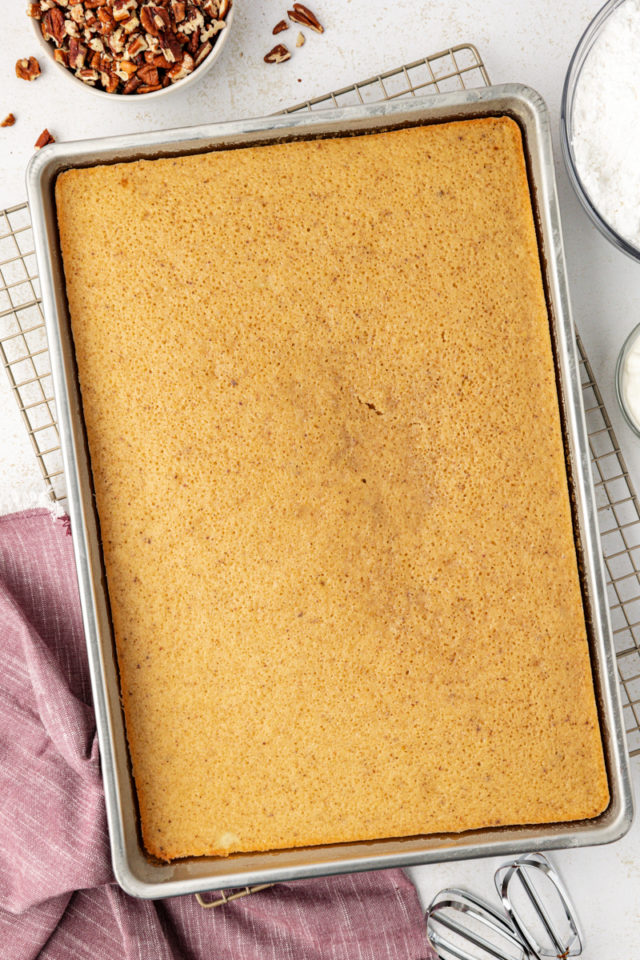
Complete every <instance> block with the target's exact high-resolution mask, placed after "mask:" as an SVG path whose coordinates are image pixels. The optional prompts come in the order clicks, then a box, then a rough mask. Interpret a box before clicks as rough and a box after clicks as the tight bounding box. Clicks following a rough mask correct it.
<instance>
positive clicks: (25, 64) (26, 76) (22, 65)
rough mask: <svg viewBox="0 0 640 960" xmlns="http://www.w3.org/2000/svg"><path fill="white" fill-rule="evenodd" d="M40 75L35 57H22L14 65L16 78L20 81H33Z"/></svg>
mask: <svg viewBox="0 0 640 960" xmlns="http://www.w3.org/2000/svg"><path fill="white" fill-rule="evenodd" d="M41 73H42V71H41V69H40V64H39V63H38V61H37V60H36V58H35V57H23V58H22V59H21V60H18V62H17V63H16V77H18V79H20V80H35V79H36V77H39V76H40V74H41Z"/></svg>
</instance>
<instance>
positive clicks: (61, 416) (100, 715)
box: [27, 84, 633, 897]
mask: <svg viewBox="0 0 640 960" xmlns="http://www.w3.org/2000/svg"><path fill="white" fill-rule="evenodd" d="M496 115H508V116H511V117H512V118H513V119H515V120H516V121H517V122H518V123H519V125H520V127H521V129H522V132H523V135H524V143H525V151H526V155H527V163H528V172H529V179H530V185H531V192H532V198H533V204H534V212H535V215H536V221H537V228H538V236H539V244H540V252H541V260H542V266H543V276H544V281H545V287H546V293H547V300H548V306H549V316H550V324H551V332H552V338H553V343H554V351H555V359H556V371H557V380H558V390H559V396H560V404H561V411H562V420H563V427H564V434H565V445H566V454H567V463H568V469H569V477H570V486H571V493H572V500H573V508H574V529H575V534H576V543H577V545H578V553H579V559H580V568H581V577H582V587H583V595H584V599H585V607H586V610H587V621H588V628H589V641H590V650H591V657H592V664H593V672H594V680H595V687H596V693H597V700H598V709H599V717H600V725H601V729H602V734H603V741H604V750H605V757H606V763H607V770H608V776H609V787H610V792H611V802H610V805H609V807H608V808H607V810H606V811H605V812H604V813H602V814H601V815H600V816H599V817H597V818H595V819H593V820H585V821H578V822H573V823H560V824H549V825H540V826H524V827H499V828H492V829H486V830H475V831H469V832H466V833H462V834H447V835H442V834H439V835H429V836H419V837H409V838H402V839H390V840H377V841H374V842H357V843H345V844H336V845H327V846H319V847H305V848H299V849H292V850H280V851H275V852H272V853H256V854H234V855H232V856H231V857H228V858H215V857H200V858H193V859H185V860H180V861H176V862H174V863H171V864H168V865H167V864H160V863H156V862H152V861H151V860H150V859H149V857H148V856H147V855H145V852H144V850H143V848H142V846H141V842H140V838H139V829H138V824H137V813H136V800H135V795H134V788H133V783H132V778H131V773H130V767H129V759H128V751H127V744H126V738H125V730H124V721H123V716H122V711H121V706H120V699H119V692H118V673H117V666H116V662H115V653H114V645H113V639H112V632H111V624H110V618H109V608H108V598H107V592H106V582H105V578H104V573H103V568H102V561H101V550H100V543H99V539H98V531H97V520H96V516H95V510H94V504H93V496H92V485H91V471H90V465H89V460H88V453H87V448H86V441H85V436H84V429H83V423H82V411H81V406H80V397H79V389H78V384H77V380H76V371H75V362H74V356H73V345H72V340H71V333H70V328H69V319H68V310H67V303H66V297H65V287H64V278H63V271H62V262H61V256H60V251H59V242H58V233H57V226H56V212H55V203H54V184H55V180H56V177H57V175H58V174H59V173H60V172H61V171H62V170H65V169H68V168H70V167H80V166H92V165H95V164H99V163H114V162H120V161H127V160H138V159H141V158H147V159H152V158H156V157H165V156H175V155H184V154H188V153H200V152H203V151H208V150H212V149H224V148H234V147H238V146H249V145H255V144H267V143H272V142H274V141H284V140H291V139H297V138H306V137H318V136H340V135H349V134H357V133H366V132H369V131H371V132H374V131H377V130H381V129H391V128H394V127H399V126H405V125H408V124H423V123H434V122H444V121H450V120H456V119H470V118H473V117H486V116H496ZM27 189H28V194H29V200H30V204H31V211H32V217H33V229H34V236H35V247H36V254H37V259H38V265H39V269H40V277H41V282H42V297H43V305H44V310H45V316H46V323H47V333H48V337H49V348H50V353H51V363H52V374H53V382H54V390H55V397H56V404H57V413H58V421H59V426H60V433H61V442H62V450H63V456H64V465H65V470H66V474H67V483H68V491H69V509H70V515H71V521H72V527H73V533H74V549H75V555H76V563H77V568H78V581H79V586H80V597H81V603H82V610H83V616H84V625H85V631H86V640H87V647H88V652H89V663H90V668H91V677H92V684H93V696H94V701H95V707H96V717H97V725H98V734H99V738H100V749H101V756H102V771H103V778H104V784H105V794H106V804H107V815H108V821H109V832H110V838H111V849H112V858H113V867H114V871H115V875H116V878H117V880H118V882H119V883H120V885H121V886H122V887H123V889H124V890H126V891H127V892H128V893H130V894H132V895H134V896H139V897H168V896H175V895H178V894H186V893H196V892H202V891H206V890H215V889H221V888H225V887H236V886H244V885H247V884H256V883H266V882H270V881H277V880H289V879H295V878H300V877H311V876H318V875H322V874H330V873H347V872H351V871H356V870H366V869H375V868H381V867H397V866H409V865H412V864H418V863H427V862H431V861H443V860H456V859H466V858H469V857H477V856H497V855H501V856H502V855H511V854H515V853H522V852H524V851H529V850H532V849H536V850H546V849H551V848H554V847H555V848H557V847H577V846H582V845H588V844H595V843H607V842H610V841H613V840H616V839H618V838H619V837H621V836H622V835H623V834H624V833H625V832H626V831H627V829H628V828H629V826H630V824H631V820H632V815H633V808H632V793H631V786H630V779H629V769H628V758H627V752H626V743H625V735H624V728H623V724H622V719H621V717H622V714H621V706H620V698H619V691H618V685H617V680H616V672H615V657H614V650H613V644H612V638H611V628H610V624H609V616H608V605H607V597H606V589H605V580H604V576H603V569H602V561H601V554H600V543H599V536H598V527H597V517H596V504H595V498H594V491H593V486H592V479H591V469H590V456H589V448H588V443H587V434H586V429H585V422H584V413H583V409H582V396H581V394H582V391H581V388H580V379H579V366H578V359H577V354H576V345H575V335H574V330H573V325H572V321H571V314H570V309H569V299H568V292H567V283H566V276H565V264H564V253H563V246H562V235H561V230H560V221H559V214H558V204H557V197H556V188H555V179H554V167H553V157H552V148H551V132H550V124H549V116H548V113H547V109H546V106H545V104H544V101H543V100H542V99H541V97H540V96H539V95H538V94H537V93H535V91H532V90H530V89H528V88H526V87H524V86H521V85H519V84H509V85H504V86H499V87H489V88H486V89H481V90H466V91H460V92H456V93H452V94H442V95H439V96H433V95H430V96H427V97H423V98H418V97H416V98H415V99H411V100H408V101H404V102H395V103H375V104H370V105H365V106H358V107H353V108H352V107H346V108H339V109H334V110H331V111H330V112H326V113H305V114H301V115H298V116H286V115H285V116H280V117H268V118H264V119H254V120H245V121H239V122H232V123H224V124H210V125H203V126H196V127H189V128H186V129H179V130H169V131H162V132H158V133H147V134H140V135H131V136H124V137H117V138H109V139H102V140H90V141H83V142H76V143H61V144H54V145H52V146H50V147H47V148H46V150H43V151H42V152H41V153H40V154H38V155H36V156H35V157H34V158H33V160H32V161H31V163H30V165H29V168H28V172H27Z"/></svg>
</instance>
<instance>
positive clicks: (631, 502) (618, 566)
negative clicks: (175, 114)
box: [0, 44, 640, 908]
mask: <svg viewBox="0 0 640 960" xmlns="http://www.w3.org/2000/svg"><path fill="white" fill-rule="evenodd" d="M488 85H489V76H488V74H487V71H486V68H485V66H484V63H483V61H482V59H481V57H480V54H479V53H478V51H477V49H476V48H475V47H474V46H473V45H471V44H460V45H459V46H456V47H450V48H449V49H447V50H443V51H440V52H439V53H435V54H432V55H431V56H428V57H424V58H423V59H422V60H416V61H415V62H414V63H408V64H404V65H403V66H401V67H398V68H397V69H395V70H389V71H387V72H386V73H381V74H378V75H376V76H375V77H371V78H370V79H369V80H364V81H362V82H360V83H354V84H352V85H351V86H348V87H343V88H342V89H341V90H334V91H333V92H332V93H328V94H325V95H324V96H321V97H315V98H314V99H313V100H307V101H305V102H304V103H300V104H297V105H296V106H293V107H289V108H288V109H287V110H285V111H284V112H285V113H296V112H298V111H300V110H317V109H323V110H325V109H327V108H330V107H343V106H349V105H351V104H357V103H372V102H375V101H379V100H393V99H396V98H398V97H408V96H415V95H416V94H418V93H420V94H425V93H430V92H431V93H445V92H449V91H452V90H461V89H467V88H472V87H482V86H488ZM578 350H579V355H580V374H581V381H582V390H583V398H584V405H585V411H586V418H587V429H588V432H589V444H590V448H591V457H592V468H593V475H594V482H595V488H596V498H597V504H598V517H599V524H600V533H601V536H602V548H603V554H604V562H605V567H606V571H607V589H608V595H609V609H610V611H611V620H612V626H613V635H614V639H615V647H616V655H617V661H618V672H619V676H620V684H621V691H622V701H623V709H624V716H625V726H626V730H627V737H628V741H629V752H630V754H631V755H632V756H636V755H638V754H640V576H639V571H640V507H639V506H638V500H637V498H636V494H635V491H634V489H633V485H632V483H631V480H630V478H629V473H628V470H627V467H626V464H625V462H624V459H623V456H622V453H621V452H620V447H619V446H618V441H617V439H616V436H615V434H614V432H613V428H612V426H611V421H610V420H609V417H608V415H607V411H606V409H605V406H604V403H603V401H602V396H601V394H600V391H599V390H598V386H597V384H596V382H595V379H594V377H593V373H592V370H591V367H590V365H589V361H588V359H587V356H586V354H585V351H584V348H583V346H582V343H581V342H580V339H579V338H578ZM0 359H1V360H2V363H3V365H4V367H5V369H6V371H7V374H8V376H9V381H10V383H11V387H12V389H13V391H14V394H15V396H16V399H17V401H18V406H19V408H20V413H21V415H22V419H23V420H24V424H25V427H26V429H27V432H28V434H29V437H30V438H31V442H32V444H33V448H34V452H35V455H36V457H37V459H38V463H39V464H40V467H41V469H42V474H43V476H44V479H45V483H46V484H47V488H48V491H49V496H50V497H51V500H52V501H54V502H56V503H59V504H61V505H62V506H64V503H65V499H66V488H65V482H64V472H63V465H62V455H61V451H60V438H59V435H58V427H57V422H56V412H55V402H54V400H53V390H52V384H51V367H50V364H49V354H48V349H47V337H46V332H45V327H44V316H43V313H42V307H41V304H40V288H39V282H38V276H37V267H36V260H35V255H34V251H33V236H32V232H31V221H30V218H29V208H28V206H27V204H26V203H23V204H20V205H18V206H15V207H11V208H10V209H8V210H4V211H2V212H0ZM266 886H269V884H267V885H266ZM257 889H261V890H262V889H265V885H261V886H260V887H259V888H254V887H246V888H244V889H242V890H241V891H239V892H234V893H233V894H232V895H231V896H227V895H225V892H224V891H222V894H221V895H220V894H218V895H217V898H216V899H214V900H210V901H207V900H204V899H203V898H199V902H200V903H201V906H203V907H207V908H210V907H217V906H221V905H223V904H225V903H228V902H229V901H230V900H232V899H237V898H238V897H241V896H246V895H247V894H250V893H254V892H257Z"/></svg>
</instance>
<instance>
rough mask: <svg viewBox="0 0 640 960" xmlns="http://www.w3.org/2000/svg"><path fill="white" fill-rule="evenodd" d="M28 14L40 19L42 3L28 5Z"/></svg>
mask: <svg viewBox="0 0 640 960" xmlns="http://www.w3.org/2000/svg"><path fill="white" fill-rule="evenodd" d="M27 16H28V17H32V18H33V19H34V20H39V19H40V17H41V16H42V8H41V6H40V4H39V3H30V4H29V6H28V7H27ZM9 116H10V117H11V116H13V114H11V113H10V114H9Z"/></svg>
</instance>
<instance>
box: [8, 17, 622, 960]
mask: <svg viewBox="0 0 640 960" xmlns="http://www.w3.org/2000/svg"><path fill="white" fill-rule="evenodd" d="M235 2H236V18H235V23H234V26H233V36H231V37H230V38H229V43H228V45H227V49H226V50H225V52H224V54H223V56H222V59H221V60H220V62H219V63H218V64H217V65H216V66H214V68H213V70H212V71H211V73H210V74H209V75H207V76H206V77H205V78H204V79H203V80H202V81H201V82H200V83H198V84H195V85H194V87H193V89H187V90H186V91H184V92H178V91H176V93H175V94H174V95H173V96H171V97H169V98H167V99H165V98H160V99H159V100H156V101H151V102H147V103H145V102H142V101H140V100H136V99H135V98H132V101H131V102H126V103H122V102H120V101H118V102H109V101H106V100H104V99H101V98H97V97H95V96H93V95H92V94H91V93H90V91H84V90H82V89H76V87H75V85H74V84H72V83H71V82H69V81H67V80H66V78H65V77H64V76H61V75H59V73H58V71H57V70H55V69H54V68H53V65H50V64H47V63H46V62H45V61H44V58H43V57H42V56H40V51H39V49H38V46H37V44H36V42H35V40H34V38H33V36H32V33H31V30H30V25H29V23H28V21H27V18H26V17H25V16H24V15H23V13H22V11H23V7H24V6H25V5H26V4H25V3H23V0H0V10H2V11H3V12H5V13H6V16H5V23H6V24H10V25H11V29H5V30H3V31H1V32H0V64H1V65H2V66H1V68H0V69H1V71H2V74H1V76H2V80H1V82H0V91H1V97H0V114H2V116H1V117H0V119H2V117H4V116H5V115H6V113H8V112H9V111H11V112H13V113H14V114H15V115H16V118H17V122H16V124H15V126H14V127H11V128H7V129H0V159H1V163H0V171H1V173H0V209H1V208H4V207H7V206H11V205H13V204H16V203H18V202H20V201H22V200H24V199H25V195H26V194H25V188H24V169H25V166H26V163H27V161H28V159H29V157H30V155H31V153H32V147H33V143H34V141H35V140H36V138H37V136H38V135H39V134H40V132H41V130H42V129H43V128H44V127H48V128H49V130H51V132H52V133H53V134H54V135H55V136H56V138H57V139H59V140H71V139H79V138H86V137H96V136H101V135H105V134H117V133H127V132H131V131H138V130H153V129H161V128H166V127H172V126H184V125H189V124H194V123H197V122H200V121H214V120H229V119H237V118H240V117H243V116H251V115H253V116H257V115H260V114H268V113H272V112H275V111H277V110H278V109H282V108H284V107H286V106H288V105H290V104H292V103H296V102H298V101H300V100H304V99H306V98H309V97H313V96H316V95H320V94H323V93H325V92H327V91H328V90H332V89H336V88H338V87H341V86H344V85H347V84H349V83H352V82H353V81H356V80H363V79H365V78H367V77H369V76H371V75H373V74H376V73H379V72H381V71H384V70H388V69H392V68H394V67H396V66H399V65H400V64H401V63H407V62H410V61H412V60H417V59H420V58H421V57H424V56H426V55H428V54H432V53H435V52H437V51H439V50H441V49H443V48H445V47H448V46H451V45H455V44H457V43H461V42H471V43H474V44H475V45H476V46H477V47H478V49H479V51H480V53H481V55H482V57H483V59H484V61H485V64H486V66H487V68H488V71H489V74H490V76H491V79H492V81H493V82H495V83H502V82H509V81H518V82H522V83H526V84H529V85H530V86H532V87H534V88H536V89H537V90H538V91H539V92H540V93H541V94H542V95H543V97H544V98H545V99H546V101H547V103H548V105H549V108H550V111H551V115H552V119H553V123H554V129H555V131H556V136H555V146H556V156H557V161H556V167H557V171H558V191H559V195H560V205H561V211H562V216H563V223H564V236H565V245H566V254H567V261H568V270H569V280H570V286H571V294H572V304H573V313H574V318H575V321H576V324H577V327H578V330H579V331H580V334H581V336H582V339H583V342H584V344H585V347H586V349H587V353H588V356H589V359H590V361H591V364H592V367H593V370H594V373H595V376H596V379H597V381H598V384H599V386H600V389H601V391H602V394H603V397H604V401H605V404H606V406H607V409H608V412H609V415H610V417H611V420H612V422H613V427H614V429H615V431H616V434H617V436H618V440H619V442H620V446H621V448H622V452H623V455H624V457H625V459H626V461H627V465H628V467H629V470H630V473H631V477H632V480H633V482H634V484H635V486H636V489H640V441H638V440H636V439H635V438H634V437H633V435H632V433H631V431H630V430H629V429H628V428H627V426H626V425H625V423H624V422H623V420H622V417H621V415H620V413H619V411H618V409H617V406H616V401H615V395H614V391H613V370H614V365H615V360H616V356H617V353H618V350H619V348H620V345H621V343H622V341H623V339H624V337H625V335H626V333H627V332H628V331H629V330H630V329H631V327H632V326H633V325H634V324H636V323H637V322H639V321H640V265H639V264H636V263H634V262H633V261H631V260H630V259H627V258H626V257H625V256H623V255H622V254H620V253H618V252H617V251H615V250H614V248H613V247H612V246H610V245H609V244H608V243H607V241H605V240H604V239H603V238H602V237H601V236H600V235H599V234H598V233H597V232H596V230H595V228H594V227H593V226H592V225H591V224H590V222H589V221H588V220H587V218H586V216H585V215H584V213H583V212H582V209H581V208H580V207H579V204H578V201H577V200H576V198H575V196H574V195H573V193H572V191H571V188H570V186H569V183H568V180H567V177H566V175H565V172H564V169H563V166H562V161H561V159H560V154H559V149H558V138H557V129H558V117H559V106H560V98H561V92H562V83H563V79H564V74H565V71H566V68H567V65H568V62H569V58H570V56H571V53H572V51H573V48H574V47H575V45H576V43H577V41H578V39H579V37H580V35H581V33H582V31H583V30H584V28H585V27H586V25H587V23H588V22H589V20H590V19H591V18H592V17H593V16H594V14H595V13H596V11H597V10H598V8H599V6H600V5H601V4H600V0H562V2H561V3H559V2H558V0H512V2H511V3H505V2H504V0H483V2H482V3H479V2H477V0H475V2H474V0H452V2H451V3H448V4H447V3H444V2H436V0H394V2H393V3H392V4H386V3H385V4H383V3H382V2H380V0H341V2H337V0H333V2H331V0H316V2H313V3H311V8H312V9H313V10H314V11H315V13H316V14H317V15H318V17H319V19H320V20H321V21H322V22H323V23H324V25H325V27H326V33H325V34H324V35H323V36H318V35H316V34H310V33H309V32H308V31H307V43H306V45H305V46H304V47H302V48H301V49H297V50H296V49H295V48H294V55H293V57H292V59H291V60H290V61H288V62H287V63H284V64H278V65H267V64H265V63H264V62H263V60H262V58H263V56H264V54H265V53H266V52H267V50H269V49H270V48H271V47H272V46H273V45H274V43H275V42H276V40H275V39H274V38H273V37H272V35H271V29H272V27H273V26H274V25H275V23H276V22H277V21H278V20H280V19H281V18H282V17H283V16H285V11H286V8H287V5H286V4H285V3H284V2H276V0H262V2H261V3H258V2H255V0H254V2H250V0H235ZM296 32H297V31H296V30H290V31H289V33H288V34H284V35H283V36H282V37H279V38H278V39H279V40H280V39H284V40H286V41H289V44H290V46H292V47H293V46H294V44H295V35H296ZM29 55H35V56H39V59H40V62H41V64H42V65H43V75H42V76H41V77H40V78H39V79H38V80H37V81H36V82H34V83H30V84H28V83H26V82H24V81H21V80H18V79H16V78H15V76H14V73H13V65H14V63H15V61H16V60H17V59H18V58H19V57H24V56H29ZM14 408H15V401H14V399H13V397H12V395H11V394H10V392H9V390H8V386H7V383H6V378H5V377H4V375H3V374H0V429H1V430H2V437H1V438H0V512H1V511H2V510H5V511H6V510H9V509H12V508H17V506H20V505H22V506H28V505H31V504H35V503H36V502H37V500H38V496H39V489H38V488H39V484H38V480H37V476H36V474H37V470H36V473H34V474H32V477H31V479H29V478H28V477H26V474H25V472H24V471H25V466H24V464H25V463H26V462H27V461H30V458H31V451H30V449H29V446H28V444H27V443H26V442H23V437H22V430H23V428H22V425H21V423H20V421H19V418H18V416H17V409H15V410H14ZM34 477H35V479H34ZM632 769H633V775H634V782H635V786H636V792H637V787H638V785H640V760H635V761H633V762H632ZM551 859H552V860H553V862H554V863H555V864H556V865H557V866H558V867H559V869H560V871H561V873H562V875H563V877H564V879H565V880H566V883H567V885H568V887H569V890H570V892H571V894H572V896H573V899H574V901H575V903H576V907H577V910H578V913H579V916H580V919H581V922H582V926H583V929H584V931H585V935H586V949H585V952H584V956H585V957H586V958H587V960H591V958H596V957H597V958H598V960H629V958H631V957H632V956H634V955H635V949H634V948H637V947H640V818H639V820H638V822H636V824H635V825H634V827H633V828H632V830H631V832H630V834H629V835H628V836H627V837H626V838H625V839H623V840H621V841H619V842H618V843H616V844H613V845H610V846H608V847H600V848H590V849H581V850H576V851H562V852H559V853H556V854H552V856H551ZM494 869H495V863H494V862H493V861H486V860H485V861H467V862H465V863H454V864H449V865H436V866H428V867H420V868H416V869H415V870H414V871H413V876H414V878H415V879H416V880H417V882H418V884H419V889H420V891H421V895H422V896H423V898H424V899H425V900H426V901H428V900H430V899H431V897H432V896H433V894H435V893H436V892H437V891H438V890H439V889H441V887H443V886H445V885H451V884H453V885H457V886H459V885H468V887H469V888H471V889H474V890H476V891H477V892H478V893H484V894H485V895H490V892H491V889H492V876H493V870H494Z"/></svg>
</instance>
